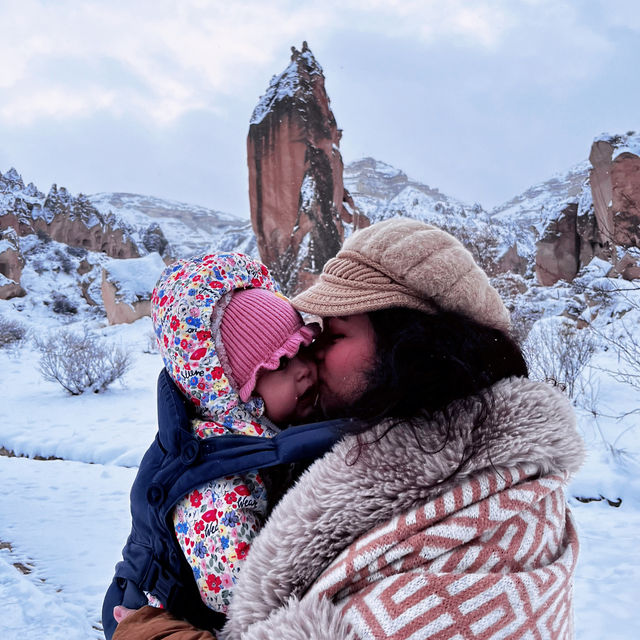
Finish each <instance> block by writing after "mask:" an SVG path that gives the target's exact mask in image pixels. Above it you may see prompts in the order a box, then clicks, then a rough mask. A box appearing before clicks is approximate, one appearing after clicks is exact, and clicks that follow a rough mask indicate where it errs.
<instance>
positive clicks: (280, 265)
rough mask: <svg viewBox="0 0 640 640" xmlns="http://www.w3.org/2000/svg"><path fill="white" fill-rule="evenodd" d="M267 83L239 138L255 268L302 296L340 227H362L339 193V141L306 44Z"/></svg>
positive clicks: (338, 240) (339, 237)
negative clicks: (258, 263) (257, 260)
mask: <svg viewBox="0 0 640 640" xmlns="http://www.w3.org/2000/svg"><path fill="white" fill-rule="evenodd" d="M291 51H292V53H291V62H290V64H289V66H288V67H287V68H286V69H285V70H284V71H283V72H282V73H281V74H280V75H277V76H274V77H273V79H272V80H271V83H270V85H269V88H268V89H267V91H266V93H265V94H264V95H263V96H262V98H261V99H260V101H259V103H258V105H257V106H256V108H255V109H254V112H253V115H252V117H251V123H250V126H249V135H248V138H247V156H248V160H247V161H248V165H249V199H250V205H251V222H252V225H253V229H254V231H255V234H256V238H257V244H258V250H259V252H260V257H261V259H262V261H263V262H264V263H265V264H266V265H267V266H268V267H269V268H270V269H271V270H272V272H273V274H274V277H275V278H276V279H277V280H278V281H279V282H280V284H281V285H282V287H283V290H284V291H285V293H287V294H289V295H292V294H295V293H296V292H298V291H301V290H302V289H304V288H306V287H307V286H308V285H309V284H311V282H313V281H314V280H315V278H316V277H317V274H318V273H320V272H321V271H322V267H323V266H324V264H325V262H326V261H327V260H328V259H329V258H331V257H333V256H334V255H335V254H336V253H337V251H338V249H339V248H340V246H341V244H342V241H343V239H344V235H345V226H349V225H352V226H353V228H358V227H360V226H366V224H367V223H368V221H367V219H366V217H364V216H361V215H359V214H358V212H357V210H356V209H355V207H354V205H353V200H352V199H351V197H350V196H349V194H348V192H347V191H346V190H345V188H344V183H343V177H342V172H343V163H342V156H341V154H340V149H339V145H340V137H341V135H342V132H341V130H340V129H338V127H337V124H336V120H335V118H334V116H333V113H332V112H331V108H330V106H329V98H328V96H327V93H326V91H325V87H324V75H323V73H322V68H321V67H320V65H319V64H318V62H317V61H316V59H315V58H314V56H313V54H312V53H311V51H310V49H309V48H308V47H307V43H306V42H304V43H303V44H302V50H301V51H298V50H297V49H296V48H295V47H292V48H291Z"/></svg>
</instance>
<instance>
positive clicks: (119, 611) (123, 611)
mask: <svg viewBox="0 0 640 640" xmlns="http://www.w3.org/2000/svg"><path fill="white" fill-rule="evenodd" d="M135 612H136V609H129V608H128V607H123V606H122V605H121V604H119V605H117V606H116V607H113V617H114V618H115V619H116V622H117V623H118V624H120V623H121V622H122V621H123V620H124V619H125V618H127V617H128V616H130V615H131V614H132V613H135Z"/></svg>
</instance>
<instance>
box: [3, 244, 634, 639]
mask: <svg viewBox="0 0 640 640" xmlns="http://www.w3.org/2000/svg"><path fill="white" fill-rule="evenodd" d="M56 249H59V247H52V248H51V249H50V250H51V251H53V252H55V250H56ZM47 255H48V254H47ZM51 255H53V254H51ZM44 257H46V256H45V255H42V256H41V258H44ZM29 274H32V275H29ZM36 275H37V274H35V272H28V273H27V285H28V289H30V290H31V291H32V292H30V293H29V294H28V295H27V296H26V297H25V298H23V299H13V300H8V301H0V315H1V316H2V317H3V318H9V319H13V320H16V321H18V322H20V323H22V324H23V325H24V326H25V327H27V328H28V329H29V331H30V335H29V336H27V337H26V338H25V339H24V340H23V341H22V343H19V344H15V345H13V346H10V347H5V348H3V349H0V370H1V371H2V372H3V373H2V385H3V390H4V392H5V401H4V402H3V403H2V406H1V407H0V445H1V446H2V447H3V451H4V452H5V453H10V454H11V455H14V454H15V455H16V456H24V457H7V455H1V456H0V478H1V479H2V484H3V487H4V491H3V492H2V495H1V496H0V514H2V517H1V518H0V598H1V599H2V602H3V615H2V616H1V617H0V637H1V638H3V640H13V639H18V638H23V637H25V636H31V637H35V638H45V637H46V638H47V640H72V639H75V638H78V639H80V638H83V639H86V638H95V639H100V638H101V637H102V633H101V630H100V629H101V625H100V607H101V601H102V596H103V593H104V590H105V589H106V587H107V584H108V583H109V581H110V578H111V575H112V571H113V565H114V564H115V562H116V561H117V560H118V557H119V553H120V549H121V547H122V545H123V543H124V541H125V539H126V536H127V533H128V528H129V514H128V490H129V487H130V485H131V482H132V480H133V477H134V475H135V465H136V464H137V463H138V462H139V460H140V458H141V456H142V453H143V451H144V450H145V448H146V446H147V444H148V443H149V442H150V441H151V439H152V438H153V435H154V432H155V419H156V417H155V379H156V376H157V373H158V372H159V371H160V368H161V361H160V357H159V356H158V355H157V354H154V353H149V339H148V338H149V333H150V330H151V323H150V321H149V319H148V318H143V319H141V320H139V321H138V322H136V323H135V324H132V325H118V326H112V327H109V326H106V322H105V318H104V316H103V315H101V314H100V312H99V310H97V309H95V308H92V307H90V306H89V305H87V304H82V303H81V301H80V300H79V299H72V298H71V295H68V298H69V299H70V301H71V302H72V303H74V304H77V306H78V310H77V312H76V313H75V314H55V313H52V312H51V309H50V307H47V306H46V305H44V304H43V302H42V300H41V299H40V298H43V297H45V296H46V295H48V294H47V293H45V292H52V291H60V292H64V291H66V289H65V287H66V286H67V284H65V283H66V282H67V277H68V274H65V273H64V272H63V270H61V269H60V270H55V269H51V270H45V271H43V272H42V273H41V274H39V275H38V276H37V278H36ZM32 277H33V282H32V280H31V278H32ZM35 280H37V281H38V288H37V289H35V288H34V287H35ZM581 284H582V292H581V293H580V292H578V291H570V290H568V289H566V290H560V289H559V288H556V289H553V290H551V291H550V292H549V298H547V299H546V300H541V301H540V307H541V308H542V309H543V312H542V313H545V314H546V320H544V321H539V323H540V322H549V321H555V320H554V318H555V319H557V318H558V317H559V314H560V313H561V312H562V311H563V310H564V305H565V302H563V300H567V299H569V300H570V299H572V296H573V297H575V296H579V295H582V296H585V295H593V296H594V297H598V296H599V298H598V300H599V302H598V304H597V305H596V306H594V307H592V309H593V313H597V316H596V322H595V324H596V328H598V331H600V332H601V333H602V335H599V336H597V337H596V342H597V344H596V350H595V353H594V355H593V359H592V360H591V362H590V364H589V365H588V366H587V367H586V368H585V370H584V372H583V374H582V375H581V377H580V380H581V383H580V384H581V391H580V392H579V393H577V394H576V398H575V403H576V411H577V416H578V421H579V426H580V430H581V432H582V433H583V435H584V437H585V440H586V442H587V446H588V448H589V459H588V461H587V464H586V465H585V467H584V469H583V470H582V471H581V472H580V473H579V474H578V477H577V478H576V479H575V480H574V481H573V483H572V485H571V488H570V503H571V506H572V509H573V511H574V515H575V517H576V519H577V522H578V527H579V531H580V536H581V543H582V552H581V557H580V563H579V567H578V572H577V582H576V597H575V605H576V625H577V636H576V637H577V638H579V639H580V640H601V638H607V639H608V640H623V639H629V638H633V637H635V635H634V634H635V632H636V629H637V628H638V624H639V623H640V619H639V617H638V613H637V607H636V606H635V602H636V600H637V596H638V591H637V589H638V585H639V584H640V548H639V547H638V545H637V532H638V530H639V527H640V465H639V464H638V455H640V430H639V429H638V420H637V414H633V413H630V412H633V411H634V410H637V408H638V403H637V393H638V392H637V390H634V389H633V388H632V387H629V386H628V385H625V384H624V383H621V382H618V381H616V380H615V376H614V375H613V374H610V373H607V371H614V372H615V371H618V370H619V368H620V361H619V356H618V354H617V353H616V352H615V350H614V349H612V348H611V343H610V342H608V340H607V338H606V336H607V335H608V334H609V333H610V332H613V333H615V332H616V331H622V325H621V324H618V323H617V322H615V323H613V324H612V323H611V321H612V319H620V318H621V316H622V313H623V312H624V311H625V310H626V314H625V315H624V316H622V319H623V320H624V321H625V323H626V325H625V326H627V327H628V328H631V330H632V331H633V332H634V333H633V335H634V336H635V339H636V341H637V342H636V343H638V342H640V329H639V327H640V296H639V293H640V292H639V291H638V290H636V289H635V288H634V287H633V286H632V285H629V284H627V285H626V289H625V291H623V292H619V291H618V289H619V288H620V281H609V279H607V278H603V277H601V272H598V271H597V270H592V271H591V272H590V273H588V274H586V275H585V276H583V278H582V281H581ZM607 291H608V294H605V293H603V292H607ZM49 295H50V294H49ZM552 300H555V302H554V303H553V304H550V303H551V301H552ZM82 326H86V327H89V328H90V329H91V330H92V331H94V332H96V333H97V334H98V335H99V336H102V337H103V338H104V339H105V340H107V341H108V342H109V343H111V344H121V345H124V346H125V347H126V349H127V350H128V352H129V353H130V354H131V355H132V356H133V358H134V367H133V368H132V370H131V371H130V372H129V373H128V374H127V375H126V377H125V378H124V381H123V384H120V383H115V384H113V385H112V386H111V387H110V388H109V389H108V390H107V391H106V392H104V393H101V394H92V393H88V394H84V395H80V396H69V395H68V394H66V393H65V392H64V391H63V389H62V388H61V387H60V386H59V385H57V384H55V383H53V382H47V381H45V380H44V379H43V378H42V377H41V375H40V374H39V372H38V352H37V350H36V349H35V348H34V343H33V341H34V339H35V337H37V336H42V335H44V334H47V333H49V332H60V331H61V330H62V329H65V328H70V329H80V328H81V327H82ZM36 456H39V457H41V458H49V457H55V458H56V459H53V460H43V459H36ZM577 498H581V499H583V500H589V502H581V501H579V500H577ZM620 500H621V503H620V504H619V506H617V507H615V506H610V503H611V504H618V503H619V502H620ZM609 501H610V502H609Z"/></svg>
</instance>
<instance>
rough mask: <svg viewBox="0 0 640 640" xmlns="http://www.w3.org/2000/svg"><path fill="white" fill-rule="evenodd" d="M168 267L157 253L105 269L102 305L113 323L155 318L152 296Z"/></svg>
mask: <svg viewBox="0 0 640 640" xmlns="http://www.w3.org/2000/svg"><path fill="white" fill-rule="evenodd" d="M164 267H165V264H164V262H163V260H162V258H161V257H160V256H159V254H157V253H150V254H148V255H146V256H144V257H143V258H138V259H130V260H111V261H109V262H108V263H107V264H105V266H104V268H103V269H102V302H103V304H104V310H105V312H106V314H107V320H108V321H109V324H121V323H130V322H135V321H136V320H138V319H139V318H142V316H148V315H151V293H152V291H153V287H154V286H155V284H156V282H157V281H158V278H159V277H160V274H161V273H162V270H163V269H164Z"/></svg>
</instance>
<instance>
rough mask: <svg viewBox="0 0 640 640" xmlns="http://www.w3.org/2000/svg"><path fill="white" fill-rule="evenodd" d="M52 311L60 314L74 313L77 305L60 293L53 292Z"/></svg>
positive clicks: (76, 310) (76, 311) (68, 314)
mask: <svg viewBox="0 0 640 640" xmlns="http://www.w3.org/2000/svg"><path fill="white" fill-rule="evenodd" d="M52 297H53V312H54V313H61V314H62V315H67V316H70V315H74V314H75V313H78V307H76V305H75V304H73V302H71V300H69V298H67V296H65V295H64V294H62V293H54V294H53V296H52Z"/></svg>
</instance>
